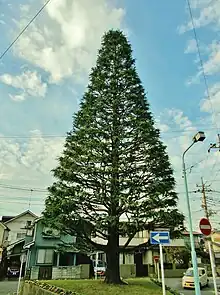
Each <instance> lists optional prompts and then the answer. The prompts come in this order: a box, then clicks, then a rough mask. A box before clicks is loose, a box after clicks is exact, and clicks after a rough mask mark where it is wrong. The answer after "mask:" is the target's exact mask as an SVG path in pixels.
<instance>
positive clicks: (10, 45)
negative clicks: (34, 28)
mask: <svg viewBox="0 0 220 295" xmlns="http://www.w3.org/2000/svg"><path fill="white" fill-rule="evenodd" d="M50 1H51V0H47V1H46V2H45V3H44V5H43V6H42V7H41V8H40V9H39V10H38V12H37V13H36V14H35V15H34V16H33V17H32V19H31V20H30V21H29V22H28V23H27V25H26V26H25V27H24V28H23V29H22V30H21V32H20V33H19V34H18V35H17V37H16V38H15V39H14V40H13V41H12V42H11V43H10V44H9V46H8V47H7V48H6V49H5V50H4V51H3V53H2V54H1V55H0V60H1V59H2V58H3V57H4V56H5V55H6V53H7V52H8V51H9V50H10V49H11V48H12V47H13V46H14V44H15V43H16V42H17V41H18V39H19V38H20V37H21V36H22V35H23V33H24V32H25V31H26V30H27V29H28V27H29V26H30V25H31V24H32V23H33V22H34V20H35V19H36V18H37V17H38V16H39V15H40V13H41V12H42V11H43V10H44V8H45V7H46V6H47V5H48V4H49V3H50Z"/></svg>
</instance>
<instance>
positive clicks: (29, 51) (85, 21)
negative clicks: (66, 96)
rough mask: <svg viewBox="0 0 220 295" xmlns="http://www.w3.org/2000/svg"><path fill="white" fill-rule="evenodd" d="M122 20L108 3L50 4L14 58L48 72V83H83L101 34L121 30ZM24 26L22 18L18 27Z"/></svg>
mask: <svg viewBox="0 0 220 295" xmlns="http://www.w3.org/2000/svg"><path fill="white" fill-rule="evenodd" d="M22 10H24V8H22ZM25 10H27V6H25ZM30 13H31V9H30V8H29V14H30ZM23 15H27V13H25V14H23ZM123 16H124V10H123V9H121V8H115V7H113V6H112V5H111V4H110V1H107V0H93V1H90V0H75V1H68V0H56V1H53V2H51V3H50V4H49V5H48V6H47V7H46V9H45V11H44V17H43V16H41V17H39V18H38V19H37V20H36V21H35V23H34V24H33V25H32V26H31V27H30V28H29V29H28V31H27V32H26V33H24V34H23V35H22V37H21V38H20V39H19V41H18V43H17V44H16V45H15V50H14V54H15V55H18V56H19V57H20V58H22V59H24V60H25V61H28V62H30V63H31V64H33V65H35V66H37V67H39V68H41V69H43V70H45V71H46V72H48V73H49V74H50V75H51V82H54V83H58V82H59V81H61V80H62V79H63V78H66V77H70V76H73V77H74V78H75V79H82V76H83V75H84V74H86V75H87V74H88V71H89V70H90V68H91V66H93V64H94V62H95V59H96V54H97V49H98V48H99V47H100V41H101V37H102V35H103V33H104V32H105V31H106V30H108V29H111V28H120V27H121V24H122V20H123ZM25 23H27V19H26V18H25V17H24V18H22V19H21V21H20V20H19V22H18V25H19V26H20V27H22V26H23V25H24V24H25Z"/></svg>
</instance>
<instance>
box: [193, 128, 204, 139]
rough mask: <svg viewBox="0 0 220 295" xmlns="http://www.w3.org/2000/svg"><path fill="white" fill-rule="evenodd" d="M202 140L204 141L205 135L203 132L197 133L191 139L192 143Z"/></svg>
mask: <svg viewBox="0 0 220 295" xmlns="http://www.w3.org/2000/svg"><path fill="white" fill-rule="evenodd" d="M204 139H205V133H204V132H203V131H199V132H198V133H196V135H194V137H193V141H194V142H198V141H203V140H204Z"/></svg>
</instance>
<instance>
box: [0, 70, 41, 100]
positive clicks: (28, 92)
mask: <svg viewBox="0 0 220 295" xmlns="http://www.w3.org/2000/svg"><path fill="white" fill-rule="evenodd" d="M0 81H1V82H2V83H4V84H6V85H9V86H12V87H13V88H15V89H16V90H18V91H21V93H19V94H16V95H12V94H10V95H9V96H10V97H11V99H13V100H15V101H22V100H24V99H25V98H27V97H28V96H33V97H45V94H46V92H47V84H46V83H44V82H42V79H41V76H40V75H38V74H37V72H31V71H25V72H23V73H22V74H21V75H17V76H13V75H10V74H4V75H1V76H0Z"/></svg>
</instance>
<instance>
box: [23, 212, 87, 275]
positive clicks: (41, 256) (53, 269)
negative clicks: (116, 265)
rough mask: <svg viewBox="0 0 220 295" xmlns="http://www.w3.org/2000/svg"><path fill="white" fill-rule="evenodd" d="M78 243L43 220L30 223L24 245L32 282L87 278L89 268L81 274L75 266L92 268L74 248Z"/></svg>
mask: <svg viewBox="0 0 220 295" xmlns="http://www.w3.org/2000/svg"><path fill="white" fill-rule="evenodd" d="M75 243H76V238H75V237H73V236H70V235H64V234H60V232H59V231H57V230H55V229H51V228H49V227H47V226H46V225H45V224H44V222H43V219H42V218H38V219H36V220H35V221H34V222H33V223H32V224H31V225H29V224H28V225H27V233H26V238H25V243H24V246H23V250H24V252H25V254H26V255H25V256H26V259H25V261H26V265H25V270H26V275H27V276H30V278H31V279H52V278H53V279H56V278H74V277H76V278H82V276H86V277H87V278H88V277H89V268H88V269H87V270H88V272H87V274H85V273H84V275H82V273H80V271H81V268H79V267H78V268H77V267H76V266H78V265H81V264H87V265H89V264H90V259H89V257H88V256H86V255H83V254H81V253H79V252H78V251H77V250H76V249H75V247H74V244H75ZM84 271H85V269H84Z"/></svg>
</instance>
